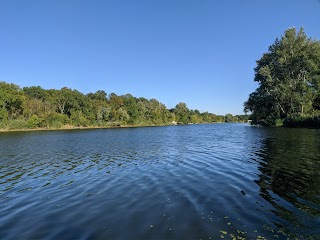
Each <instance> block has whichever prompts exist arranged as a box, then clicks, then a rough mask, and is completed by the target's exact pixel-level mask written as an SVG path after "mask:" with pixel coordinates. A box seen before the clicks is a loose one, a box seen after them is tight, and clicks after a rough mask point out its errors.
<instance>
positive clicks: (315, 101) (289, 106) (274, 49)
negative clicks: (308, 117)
mask: <svg viewBox="0 0 320 240" xmlns="http://www.w3.org/2000/svg"><path fill="white" fill-rule="evenodd" d="M254 71H255V77H254V81H256V82H258V84H259V87H258V88H257V89H256V90H255V91H254V92H253V93H251V94H250V96H249V99H248V100H247V101H246V102H245V103H244V111H245V112H251V114H252V115H251V118H252V120H253V123H260V124H265V125H275V124H276V122H277V119H282V120H283V119H286V118H288V117H291V116H294V115H305V114H313V113H315V112H316V111H318V110H319V100H320V42H319V41H318V40H316V39H311V38H308V37H307V36H306V34H305V32H304V29H303V28H300V30H299V31H297V30H296V29H295V28H289V29H287V30H286V31H285V33H284V35H283V36H282V37H281V38H280V40H279V39H276V40H275V42H274V43H273V44H272V45H271V46H270V47H269V49H268V52H267V53H264V54H263V55H262V57H261V59H260V60H258V61H257V66H256V68H255V69H254Z"/></svg>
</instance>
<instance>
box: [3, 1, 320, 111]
mask: <svg viewBox="0 0 320 240" xmlns="http://www.w3.org/2000/svg"><path fill="white" fill-rule="evenodd" d="M292 26H295V27H297V28H299V27H300V26H303V27H304V28H305V32H306V33H307V35H308V36H310V37H316V38H317V39H318V40H319V39H320V1H319V0H281V1H280V0H268V1H257V0H242V1H239V0H233V1H231V0H114V1H113V0H105V1H104V0H90V1H89V0H87V1H83V0H47V1H45V0H37V1H34V0H20V1H19V0H0V81H6V82H9V83H15V84H18V85H20V86H21V87H24V86H33V85H36V86H38V85H39V86H42V87H43V88H46V89H48V88H56V89H60V88H61V87H64V86H67V87H70V88H72V89H77V90H79V91H81V92H83V93H88V92H95V91H96V90H99V89H102V90H105V91H106V92H107V93H112V92H114V93H116V94H119V95H120V94H126V93H131V94H132V95H134V96H136V97H146V98H148V99H149V98H156V99H158V100H159V101H161V102H162V103H164V104H166V106H167V107H169V108H171V107H174V106H175V105H176V104H177V103H179V102H180V101H182V102H185V103H187V105H188V107H189V108H191V109H199V110H200V111H209V112H213V113H216V114H226V113H232V114H242V113H243V112H242V110H243V102H244V101H245V100H246V99H247V97H248V95H249V94H250V93H251V92H252V91H253V90H254V89H255V88H256V87H257V85H256V83H254V82H253V77H254V72H253V68H254V67H255V64H256V63H255V61H256V60H257V59H259V58H260V57H261V55H262V54H263V53H264V52H266V51H267V49H268V46H269V45H271V44H272V43H273V42H274V40H275V38H276V37H280V36H281V35H282V34H283V32H284V30H285V29H287V28H289V27H292Z"/></svg>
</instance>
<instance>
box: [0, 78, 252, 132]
mask: <svg viewBox="0 0 320 240" xmlns="http://www.w3.org/2000/svg"><path fill="white" fill-rule="evenodd" d="M247 119H248V117H247V116H246V115H239V116H232V115H231V114H227V115H225V116H219V115H215V114H212V113H208V112H203V113H200V111H198V110H190V109H189V108H188V107H187V105H186V104H185V103H182V102H180V103H178V104H177V105H176V106H175V108H173V109H167V108H166V106H165V105H164V104H162V103H161V102H159V101H158V100H156V99H150V100H148V99H146V98H136V97H134V96H132V95H131V94H126V95H122V96H118V95H117V94H115V93H111V94H109V95H108V94H107V93H106V92H105V91H103V90H99V91H97V92H95V93H88V94H83V93H81V92H79V91H77V90H72V89H69V88H66V87H64V88H62V89H60V90H56V89H50V90H46V89H43V88H41V87H40V86H32V87H24V88H20V87H19V86H17V85H15V84H9V83H5V82H0V129H2V130H10V129H35V128H47V129H50V128H74V127H108V126H119V125H126V126H127V125H135V126H146V125H163V124H171V123H172V121H176V122H178V123H183V124H186V123H211V122H238V121H247Z"/></svg>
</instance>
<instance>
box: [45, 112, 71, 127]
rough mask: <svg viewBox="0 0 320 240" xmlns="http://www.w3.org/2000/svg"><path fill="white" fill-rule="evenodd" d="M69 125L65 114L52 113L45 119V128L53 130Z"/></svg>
mask: <svg viewBox="0 0 320 240" xmlns="http://www.w3.org/2000/svg"><path fill="white" fill-rule="evenodd" d="M69 123H70V119H69V117H68V116H67V115H65V114H60V113H54V114H52V115H50V116H49V117H48V118H47V119H46V124H47V126H49V127H53V128H62V127H63V126H64V125H66V124H69Z"/></svg>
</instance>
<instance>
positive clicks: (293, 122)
mask: <svg viewBox="0 0 320 240" xmlns="http://www.w3.org/2000/svg"><path fill="white" fill-rule="evenodd" d="M283 124H284V126H287V127H308V128H320V112H318V113H315V114H299V113H298V114H292V115H290V116H288V117H287V118H285V119H284V122H283Z"/></svg>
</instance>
